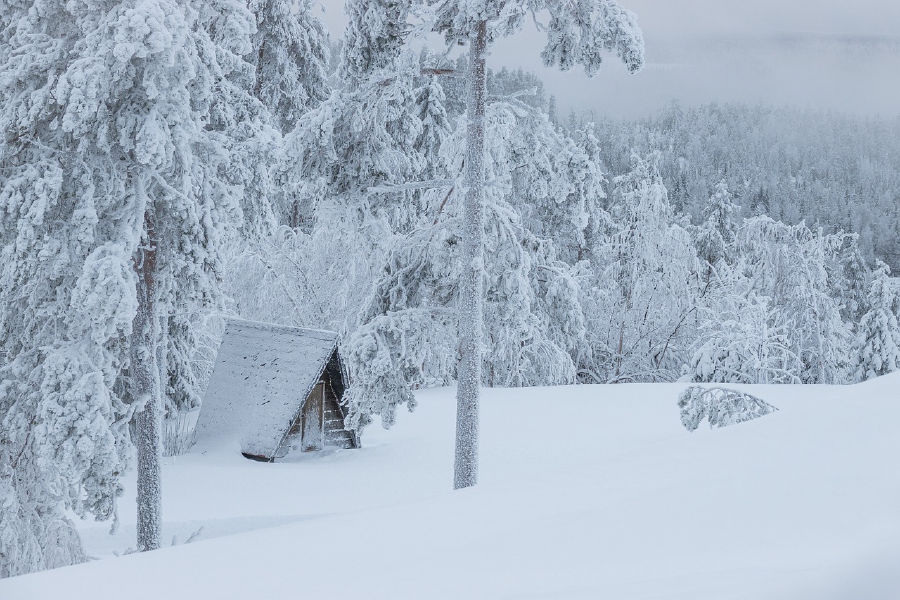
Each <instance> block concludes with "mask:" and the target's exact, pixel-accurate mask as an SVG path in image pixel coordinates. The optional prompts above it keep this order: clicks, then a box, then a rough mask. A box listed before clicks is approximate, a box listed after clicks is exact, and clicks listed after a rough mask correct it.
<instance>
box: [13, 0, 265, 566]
mask: <svg viewBox="0 0 900 600" xmlns="http://www.w3.org/2000/svg"><path fill="white" fill-rule="evenodd" d="M0 10H2V13H0V21H2V23H4V24H6V25H7V26H6V27H5V29H4V33H3V37H2V40H0V59H2V63H0V127H2V131H3V138H2V145H0V172H2V173H3V176H2V179H0V186H2V187H0V254H2V260H0V344H2V348H0V355H3V356H7V357H10V361H9V362H8V363H7V364H2V365H0V380H2V384H0V418H2V422H3V431H4V435H3V436H2V438H0V458H2V460H0V465H3V466H2V467H0V469H2V472H0V478H2V485H0V489H2V494H3V495H2V499H0V502H2V503H3V505H4V506H8V507H9V508H10V511H9V512H8V513H6V514H9V515H12V516H13V518H4V519H3V520H2V522H0V552H2V553H3V554H6V555H10V554H17V553H18V555H19V556H20V560H16V561H13V562H12V563H9V562H7V561H6V560H4V561H2V564H3V568H4V569H7V568H8V569H16V571H12V572H6V573H4V574H6V575H10V574H15V573H16V572H27V571H29V570H34V569H38V568H42V567H46V566H57V565H61V564H66V563H69V562H74V561H77V560H79V552H80V543H79V542H78V540H77V536H74V537H73V535H72V534H71V533H68V534H67V533H65V532H66V531H69V530H70V526H69V525H67V523H68V521H67V519H66V517H65V515H64V513H63V509H64V508H69V509H72V510H74V511H75V513H76V514H79V515H87V514H92V515H94V516H96V517H98V518H101V519H105V518H109V517H111V516H113V515H114V513H115V511H116V500H115V499H116V497H117V496H118V495H119V493H120V491H121V487H120V483H119V479H120V477H121V474H122V472H123V471H124V469H125V464H126V460H127V458H128V455H129V452H128V448H129V444H128V432H127V425H128V422H129V419H130V416H131V414H132V412H134V411H135V410H140V409H141V408H142V405H141V401H142V400H143V399H142V398H135V397H133V395H132V393H131V390H130V389H129V379H128V377H127V375H128V369H129V368H132V369H133V368H135V365H134V364H132V363H131V355H130V352H129V344H128V339H127V338H128V336H129V335H130V334H131V333H132V322H133V320H134V319H135V316H136V313H137V305H138V302H137V297H136V285H137V277H136V273H135V262H134V261H135V257H136V255H137V254H138V251H139V249H140V248H142V247H144V246H142V244H146V243H147V240H155V241H156V243H157V244H158V245H157V256H158V262H157V264H156V269H157V283H158V286H157V288H156V289H157V294H158V296H157V298H156V300H157V301H158V302H159V304H160V305H161V306H162V307H164V308H163V309H162V311H163V312H161V314H160V316H163V315H165V314H166V311H168V310H169V308H168V307H171V308H172V309H174V307H175V306H178V307H179V309H184V308H185V307H186V306H187V305H188V304H189V303H210V302H213V301H214V300H215V297H216V293H215V277H216V271H217V269H218V248H219V246H220V244H221V240H222V238H223V235H224V229H223V228H225V227H226V226H227V224H228V223H233V222H235V221H237V220H238V218H239V217H240V214H241V213H240V207H239V205H238V201H237V200H238V196H239V189H237V188H236V187H234V186H233V185H230V184H229V183H228V182H227V181H224V180H223V178H222V177H221V175H220V174H221V169H222V168H223V167H224V166H225V165H226V164H227V159H228V154H227V150H226V148H227V147H228V146H227V144H226V143H225V141H224V139H223V137H222V136H221V134H220V133H218V132H216V131H212V130H210V129H208V128H207V124H208V123H210V115H211V114H212V111H213V107H214V106H216V97H217V96H222V97H235V96H237V95H238V94H229V93H228V87H229V83H228V82H229V77H230V74H231V73H232V72H233V71H235V69H237V68H238V66H239V65H240V64H241V62H240V59H239V57H238V56H237V55H235V54H234V53H233V52H232V51H230V50H229V49H228V48H227V47H223V46H221V45H217V44H216V43H214V41H213V39H212V38H211V33H210V31H209V30H208V29H207V28H206V27H205V25H206V24H207V23H209V21H207V18H208V17H209V16H210V13H211V12H213V9H212V8H210V6H209V5H207V4H206V3H203V2H198V3H197V5H194V4H191V3H186V2H175V1H173V0H138V1H128V2H122V3H120V2H111V1H107V0H92V1H90V2H84V3H80V4H72V3H64V2H61V1H58V0H35V1H34V2H21V3H14V4H12V5H10V4H6V3H5V4H4V5H3V8H2V9H0ZM216 10H217V11H218V12H219V15H220V17H221V21H227V22H228V23H230V24H231V25H232V26H234V29H233V30H232V31H231V32H230V33H231V42H232V43H233V44H234V46H233V47H234V48H235V49H237V50H241V49H246V48H249V34H250V32H251V29H246V30H243V31H242V30H241V29H240V26H241V25H242V24H245V25H247V26H248V27H251V28H252V19H251V18H250V15H249V14H248V13H247V12H246V9H242V8H240V7H239V6H238V5H237V4H234V5H231V4H226V5H222V6H219V7H217V9H216ZM226 13H227V14H226ZM238 34H241V35H242V36H243V43H242V40H241V37H240V36H239V35H238ZM148 215H149V217H148ZM148 224H152V228H151V229H150V230H148V228H147V227H148ZM151 318H158V316H151ZM153 353H155V350H153V349H151V348H146V349H145V350H144V352H143V355H144V356H148V355H149V354H153ZM135 400H139V401H137V402H134V401H135ZM13 468H14V469H15V473H16V476H15V477H13V474H12V471H11V469H13ZM4 512H6V511H4ZM35 514H38V515H41V517H40V519H41V521H42V523H41V524H40V525H37V524H35V523H34V518H35V517H34V516H33V515H35ZM29 515H31V516H29ZM60 544H62V545H60ZM22 553H25V554H24V555H23V554H22ZM7 565H12V566H7Z"/></svg>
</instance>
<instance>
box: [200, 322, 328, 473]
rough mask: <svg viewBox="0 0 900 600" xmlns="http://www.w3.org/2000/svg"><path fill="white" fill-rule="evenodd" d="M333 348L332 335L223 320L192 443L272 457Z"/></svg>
mask: <svg viewBox="0 0 900 600" xmlns="http://www.w3.org/2000/svg"><path fill="white" fill-rule="evenodd" d="M336 347H337V333H335V332H332V331H321V330H316V329H301V328H299V327H285V326H281V325H273V324H270V323H258V322H254V321H245V320H243V319H231V318H229V319H227V320H226V327H225V335H224V337H223V338H222V344H221V346H220V347H219V354H218V356H217V357H216V363H215V367H214V369H213V373H212V377H211V378H210V382H209V388H207V390H206V396H205V397H204V399H203V405H202V408H201V411H200V417H199V419H198V421H197V436H196V440H197V441H196V447H197V448H198V449H206V448H211V447H221V446H223V445H228V446H230V445H234V444H240V448H241V451H242V452H245V453H247V454H254V455H258V456H270V457H271V456H274V455H275V451H276V450H277V449H278V447H279V445H280V444H281V441H282V440H283V439H284V436H285V435H286V434H287V432H288V430H289V428H290V426H291V422H292V421H293V419H294V418H295V417H296V415H297V413H298V412H299V411H300V408H301V406H302V403H303V401H304V400H305V399H306V397H307V396H308V395H309V392H310V390H311V389H312V387H313V385H315V383H316V381H317V380H318V379H319V376H321V374H322V371H323V370H324V369H325V365H326V363H327V362H328V359H329V358H330V357H331V355H332V353H333V352H334V351H335V349H336Z"/></svg>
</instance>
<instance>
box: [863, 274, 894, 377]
mask: <svg viewBox="0 0 900 600" xmlns="http://www.w3.org/2000/svg"><path fill="white" fill-rule="evenodd" d="M889 274H890V268H889V267H888V266H887V265H886V264H884V263H882V262H879V263H878V265H877V266H876V268H875V271H874V273H873V274H872V283H871V285H870V286H869V297H868V305H869V311H868V312H867V313H866V314H865V315H863V317H862V319H861V320H860V322H859V327H858V328H857V334H856V349H855V352H854V356H853V369H854V371H855V377H856V381H863V380H866V379H872V378H873V377H878V376H879V375H886V374H888V373H892V372H894V371H896V370H898V369H900V323H898V316H900V289H898V287H900V286H898V284H897V281H896V280H894V279H892V278H891V277H890V276H889Z"/></svg>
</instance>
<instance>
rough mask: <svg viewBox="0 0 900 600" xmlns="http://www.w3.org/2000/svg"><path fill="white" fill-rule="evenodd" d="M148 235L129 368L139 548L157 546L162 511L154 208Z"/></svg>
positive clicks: (141, 254)
mask: <svg viewBox="0 0 900 600" xmlns="http://www.w3.org/2000/svg"><path fill="white" fill-rule="evenodd" d="M144 227H145V230H146V238H145V239H144V240H143V245H142V247H141V248H140V249H139V250H138V253H137V258H136V261H135V271H136V272H137V275H138V284H137V298H138V310H137V314H136V315H135V317H134V326H133V331H132V337H131V373H132V380H133V385H134V399H135V401H136V402H141V403H143V405H144V406H143V409H142V410H141V411H140V412H139V413H138V414H137V418H136V434H137V463H138V479H137V509H138V514H137V547H138V550H139V551H141V552H145V551H147V550H156V549H157V548H159V544H160V529H161V513H162V486H161V483H162V470H161V465H160V462H161V457H162V402H161V396H160V378H159V366H158V364H157V350H158V344H159V316H158V315H157V307H156V302H157V298H156V295H157V281H156V276H157V273H156V267H157V244H158V240H157V239H156V227H155V221H154V215H153V212H152V208H150V207H148V208H147V211H146V213H145V214H144Z"/></svg>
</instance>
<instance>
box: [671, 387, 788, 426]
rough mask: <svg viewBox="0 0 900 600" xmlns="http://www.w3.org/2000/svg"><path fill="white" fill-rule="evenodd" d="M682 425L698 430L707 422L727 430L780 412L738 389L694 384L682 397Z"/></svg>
mask: <svg viewBox="0 0 900 600" xmlns="http://www.w3.org/2000/svg"><path fill="white" fill-rule="evenodd" d="M678 407H679V408H680V409H681V423H682V425H684V428H685V429H687V430H688V431H694V430H695V429H697V427H698V426H699V425H700V422H701V421H703V419H705V418H706V419H709V427H710V428H713V427H727V426H728V425H734V424H735V423H743V422H744V421H750V420H752V419H756V418H759V417H762V416H764V415H767V414H769V413H772V412H775V411H776V410H778V409H777V408H775V407H774V406H772V405H771V404H769V403H768V402H766V401H764V400H761V399H759V398H757V397H756V396H752V395H750V394H747V393H746V392H740V391H738V390H732V389H728V388H722V387H701V386H699V385H693V386H691V387H689V388H687V389H686V390H684V391H683V392H681V395H680V396H679V397H678Z"/></svg>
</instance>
